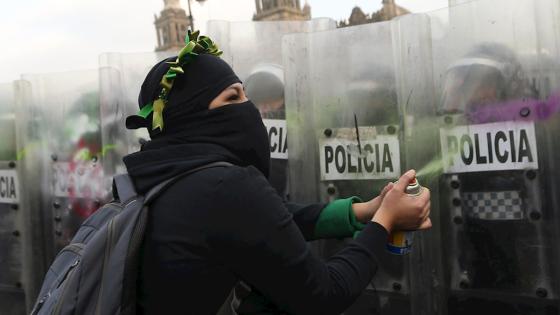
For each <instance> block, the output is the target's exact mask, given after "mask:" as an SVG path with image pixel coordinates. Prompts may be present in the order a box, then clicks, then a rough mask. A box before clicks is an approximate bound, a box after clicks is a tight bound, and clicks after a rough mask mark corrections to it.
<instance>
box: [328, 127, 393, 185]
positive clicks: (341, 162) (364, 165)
mask: <svg viewBox="0 0 560 315" xmlns="http://www.w3.org/2000/svg"><path fill="white" fill-rule="evenodd" d="M359 132H360V142H358V141H357V137H356V131H355V129H353V128H341V129H335V130H334V132H333V135H332V137H330V138H323V139H321V141H319V158H320V164H321V180H368V179H393V178H398V177H399V176H400V173H401V168H400V165H401V161H400V148H399V138H398V136H396V135H395V136H393V135H377V134H376V132H375V127H360V128H359Z"/></svg>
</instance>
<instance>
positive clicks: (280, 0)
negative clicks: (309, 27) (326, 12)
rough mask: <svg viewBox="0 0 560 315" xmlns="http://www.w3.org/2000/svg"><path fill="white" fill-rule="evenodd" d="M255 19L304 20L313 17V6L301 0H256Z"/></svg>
mask: <svg viewBox="0 0 560 315" xmlns="http://www.w3.org/2000/svg"><path fill="white" fill-rule="evenodd" d="M255 6H256V8H257V13H256V14H255V15H254V16H253V20H254V21H303V20H309V19H311V7H310V6H309V4H307V2H306V3H305V5H304V6H303V9H302V7H301V5H300V0H255Z"/></svg>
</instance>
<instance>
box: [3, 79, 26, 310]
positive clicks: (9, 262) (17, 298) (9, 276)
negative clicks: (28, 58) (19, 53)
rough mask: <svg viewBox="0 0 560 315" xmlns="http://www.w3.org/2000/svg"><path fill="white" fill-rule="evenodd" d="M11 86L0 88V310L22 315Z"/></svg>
mask: <svg viewBox="0 0 560 315" xmlns="http://www.w3.org/2000/svg"><path fill="white" fill-rule="evenodd" d="M15 117H16V115H15V103H14V90H13V85H12V84H10V83H7V84H1V85H0V256H1V257H2V258H1V259H0V270H2V272H1V273H0V309H2V310H3V311H6V312H8V313H9V314H25V291H24V289H23V288H22V272H23V256H24V254H23V251H24V249H23V247H24V241H23V240H22V238H23V237H22V234H23V231H22V227H21V224H22V221H23V220H22V215H21V213H22V211H19V210H20V209H19V203H20V199H21V196H20V191H21V189H20V187H19V176H18V172H17V169H16V168H17V147H16V132H15V130H16V126H15Z"/></svg>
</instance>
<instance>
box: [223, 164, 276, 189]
mask: <svg viewBox="0 0 560 315" xmlns="http://www.w3.org/2000/svg"><path fill="white" fill-rule="evenodd" d="M219 184H220V186H221V188H222V189H227V190H229V191H247V192H251V190H255V189H259V190H263V189H264V190H266V189H267V188H271V187H270V184H269V183H268V180H267V179H266V178H265V177H264V175H263V174H262V173H261V172H260V171H259V170H257V169H256V168H255V167H254V166H237V165H232V166H229V167H225V168H223V170H222V174H221V176H220V178H219Z"/></svg>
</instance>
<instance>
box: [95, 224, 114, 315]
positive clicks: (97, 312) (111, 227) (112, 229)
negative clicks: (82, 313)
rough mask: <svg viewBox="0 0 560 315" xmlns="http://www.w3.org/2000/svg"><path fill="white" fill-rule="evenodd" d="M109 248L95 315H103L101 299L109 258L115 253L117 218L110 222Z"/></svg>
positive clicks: (106, 251)
mask: <svg viewBox="0 0 560 315" xmlns="http://www.w3.org/2000/svg"><path fill="white" fill-rule="evenodd" d="M107 233H108V235H107V246H106V247H105V258H104V260H103V269H102V270H101V285H100V288H99V295H98V296H97V303H96V306H95V314H101V304H100V301H101V298H102V296H103V287H104V282H105V268H107V265H108V264H109V258H110V255H111V252H112V251H113V247H114V246H115V244H114V240H113V237H114V234H115V217H113V218H112V219H111V221H110V222H109V225H108V226H107Z"/></svg>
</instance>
